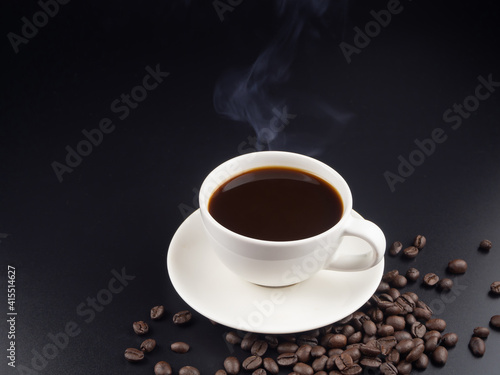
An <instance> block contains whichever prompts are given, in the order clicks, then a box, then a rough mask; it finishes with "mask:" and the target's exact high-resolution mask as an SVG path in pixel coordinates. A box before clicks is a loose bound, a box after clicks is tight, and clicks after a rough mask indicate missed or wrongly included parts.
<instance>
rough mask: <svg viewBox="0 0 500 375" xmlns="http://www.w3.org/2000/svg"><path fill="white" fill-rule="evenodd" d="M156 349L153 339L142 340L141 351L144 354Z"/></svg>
mask: <svg viewBox="0 0 500 375" xmlns="http://www.w3.org/2000/svg"><path fill="white" fill-rule="evenodd" d="M155 347H156V341H155V340H154V339H147V340H144V341H143V342H142V344H141V350H142V351H143V352H144V353H149V352H151V351H152V350H153V349H154V348H155Z"/></svg>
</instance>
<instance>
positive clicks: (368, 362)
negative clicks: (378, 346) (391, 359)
mask: <svg viewBox="0 0 500 375" xmlns="http://www.w3.org/2000/svg"><path fill="white" fill-rule="evenodd" d="M359 363H360V364H361V365H362V366H363V367H368V368H379V367H380V365H382V360H381V359H380V358H377V357H365V358H363V359H362V360H361V361H360V362H359Z"/></svg>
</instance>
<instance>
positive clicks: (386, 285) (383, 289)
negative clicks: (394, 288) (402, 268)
mask: <svg viewBox="0 0 500 375" xmlns="http://www.w3.org/2000/svg"><path fill="white" fill-rule="evenodd" d="M390 288H391V286H390V285H389V283H386V282H385V281H381V282H380V284H378V287H377V292H378V293H384V292H387V291H388V290H389V289H390Z"/></svg>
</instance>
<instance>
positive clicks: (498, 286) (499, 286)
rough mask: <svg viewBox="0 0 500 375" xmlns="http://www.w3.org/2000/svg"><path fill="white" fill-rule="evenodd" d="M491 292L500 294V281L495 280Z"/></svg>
mask: <svg viewBox="0 0 500 375" xmlns="http://www.w3.org/2000/svg"><path fill="white" fill-rule="evenodd" d="M490 290H491V293H493V294H500V281H495V282H493V283H492V284H491V285H490Z"/></svg>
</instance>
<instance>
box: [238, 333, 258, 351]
mask: <svg viewBox="0 0 500 375" xmlns="http://www.w3.org/2000/svg"><path fill="white" fill-rule="evenodd" d="M258 338H259V336H257V335H256V334H255V333H251V332H248V333H246V334H245V336H243V339H242V340H241V343H240V347H241V349H243V350H246V351H250V350H251V349H252V346H253V344H254V343H255V341H257V339H258Z"/></svg>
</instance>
